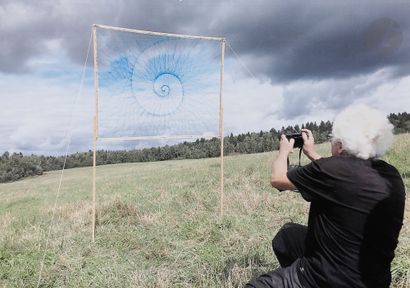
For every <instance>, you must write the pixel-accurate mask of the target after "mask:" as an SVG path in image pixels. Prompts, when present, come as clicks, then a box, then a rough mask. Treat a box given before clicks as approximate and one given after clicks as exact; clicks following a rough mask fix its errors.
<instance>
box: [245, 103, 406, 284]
mask: <svg viewBox="0 0 410 288" xmlns="http://www.w3.org/2000/svg"><path fill="white" fill-rule="evenodd" d="M392 129H393V126H392V125H391V124H390V123H389V122H388V120H387V118H386V117H385V116H384V115H383V114H381V113H380V112H379V111H377V110H374V109H370V108H368V107H366V106H363V105H359V106H351V107H348V108H346V109H345V110H344V111H342V112H341V113H340V114H339V115H338V116H337V117H336V119H335V121H334V123H333V129H332V141H331V152H332V156H331V157H328V158H322V157H321V156H320V155H319V154H318V153H317V152H316V151H315V148H314V139H313V136H312V133H311V131H309V130H306V129H303V130H302V137H303V140H304V145H303V152H304V154H305V155H306V156H307V157H308V158H309V159H310V160H312V162H311V163H310V164H308V165H306V166H304V167H299V168H296V169H292V170H289V171H287V157H288V154H289V153H292V151H293V142H294V140H293V139H291V140H290V141H288V140H287V139H286V137H285V136H284V135H282V138H281V142H280V148H279V152H278V155H277V158H276V160H275V161H274V163H273V165H272V180H271V184H272V186H273V187H275V188H278V189H280V190H295V189H297V190H298V191H299V192H300V194H301V196H302V197H303V198H304V199H305V200H306V201H309V202H310V203H311V204H310V211H309V219H308V226H307V227H306V226H303V225H300V224H295V223H288V224H285V225H284V226H283V227H282V228H281V229H280V230H279V232H278V233H277V235H276V236H275V238H274V239H273V241H272V246H273V250H274V252H275V254H276V257H277V258H278V261H279V263H280V265H281V268H278V269H276V270H274V271H272V272H270V273H267V274H264V275H261V276H259V277H257V278H256V279H254V280H252V281H251V282H250V283H248V284H247V285H246V287H249V288H250V287H305V288H310V287H315V288H316V287H320V288H324V287H338V288H339V287H349V288H353V287H371V288H376V287H389V285H390V282H391V273H390V264H391V261H392V259H393V258H394V250H395V248H396V246H397V243H398V236H399V232H400V229H401V226H402V224H403V214H404V201H405V188H404V184H403V181H402V179H401V177H400V174H399V173H398V171H397V170H396V169H395V168H394V167H393V166H391V165H389V164H387V163H386V162H384V161H382V160H378V159H376V157H378V156H381V155H382V154H383V153H384V152H385V151H386V150H387V149H388V148H389V146H390V144H391V142H392V139H393V134H392Z"/></svg>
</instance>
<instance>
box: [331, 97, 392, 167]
mask: <svg viewBox="0 0 410 288" xmlns="http://www.w3.org/2000/svg"><path fill="white" fill-rule="evenodd" d="M392 130H393V125H392V124H391V123H390V122H389V120H388V119H387V117H386V115H384V114H382V113H381V112H380V111H378V110H375V109H372V108H370V107H367V106H365V105H362V104H359V105H351V106H349V107H347V108H346V109H344V110H343V111H342V112H340V113H339V114H338V115H337V116H336V118H335V120H334V122H333V129H332V138H333V141H339V142H340V143H341V144H342V148H343V149H344V150H345V151H346V152H347V153H348V154H350V155H353V156H356V157H358V158H362V159H368V158H372V157H377V156H381V155H383V154H384V152H386V151H387V149H389V147H390V145H391V144H392V142H393V131H392Z"/></svg>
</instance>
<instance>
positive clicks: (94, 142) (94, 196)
mask: <svg viewBox="0 0 410 288" xmlns="http://www.w3.org/2000/svg"><path fill="white" fill-rule="evenodd" d="M93 47H94V97H95V114H94V118H93V120H94V123H93V191H92V201H93V202H92V217H93V219H92V241H93V243H94V241H95V225H96V224H95V220H96V172H97V171H96V170H97V139H98V65H97V27H96V25H93Z"/></svg>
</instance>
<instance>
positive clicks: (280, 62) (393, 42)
mask: <svg viewBox="0 0 410 288" xmlns="http://www.w3.org/2000/svg"><path fill="white" fill-rule="evenodd" d="M356 2H357V1H356ZM291 3H293V4H288V3H287V4H284V3H282V4H280V5H279V4H277V5H276V4H272V2H269V1H263V2H262V1H260V3H258V5H257V4H255V5H254V6H253V7H252V8H250V9H237V10H235V11H233V12H232V13H231V14H230V15H229V18H228V19H226V22H227V23H229V25H228V26H227V27H226V34H227V35H230V36H231V41H232V42H233V45H234V46H235V47H236V50H237V51H238V53H239V54H240V55H241V54H249V55H252V56H253V57H254V58H262V59H264V61H249V62H248V63H247V64H248V66H249V67H251V70H253V71H255V72H256V73H263V74H267V75H269V76H270V77H271V79H272V80H273V81H274V82H277V81H292V80H300V79H324V78H344V77H351V76H354V75H358V74H367V73H372V72H375V71H377V70H378V69H380V68H383V67H389V68H392V69H393V70H395V71H396V76H398V75H407V74H408V73H409V68H408V67H409V65H408V63H409V61H410V54H409V53H410V49H409V48H410V45H409V28H410V27H409V20H408V19H409V17H408V15H409V13H410V3H409V2H404V1H389V2H388V1H360V4H357V3H355V2H350V3H349V1H348V2H346V1H344V2H343V4H341V2H339V3H337V2H336V1H326V2H325V1H322V2H318V1H313V2H311V3H307V2H305V3H306V4H303V6H302V5H301V2H291Z"/></svg>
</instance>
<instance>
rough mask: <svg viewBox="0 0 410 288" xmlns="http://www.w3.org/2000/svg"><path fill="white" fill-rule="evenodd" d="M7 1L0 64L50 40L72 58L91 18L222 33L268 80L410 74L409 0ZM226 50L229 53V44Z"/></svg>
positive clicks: (14, 65)
mask: <svg viewBox="0 0 410 288" xmlns="http://www.w3.org/2000/svg"><path fill="white" fill-rule="evenodd" d="M356 2H357V1H347V2H346V1H343V3H342V2H341V1H338V2H336V1H312V2H309V3H308V2H302V1H286V2H285V1H271V0H255V1H242V0H239V1H229V0H226V1H216V0H215V1H199V0H182V1H181V0H168V1H160V0H153V1H148V0H140V1H93V2H92V3H91V2H85V1H66V2H65V4H63V3H64V2H63V1H61V2H55V1H35V2H29V1H23V2H18V1H13V2H12V1H10V2H8V3H7V4H1V6H0V16H1V17H0V18H1V20H0V21H1V22H0V23H1V24H2V25H1V26H0V35H1V36H0V37H1V38H2V39H1V42H2V49H0V70H1V71H3V72H6V73H19V72H25V71H27V70H28V69H29V66H28V65H27V64H28V63H29V60H30V59H32V58H35V57H38V56H39V55H41V54H42V53H46V52H47V46H46V43H47V41H48V40H53V39H60V40H61V46H62V47H63V49H65V50H66V52H67V53H68V55H69V56H70V58H71V59H73V60H75V61H76V62H77V63H82V62H83V61H84V54H85V50H86V47H87V45H88V39H89V37H90V28H91V24H93V23H101V24H107V25H114V26H123V27H131V28H138V29H146V30H154V31H164V32H174V33H190V34H200V35H211V36H225V37H226V38H227V39H228V41H229V42H230V43H231V44H232V47H233V48H234V49H235V50H236V51H237V52H238V54H239V55H241V56H244V58H245V56H246V59H247V62H246V65H247V66H248V67H249V68H250V70H251V71H253V72H254V74H256V75H258V76H262V75H263V76H268V77H270V78H271V79H272V81H273V82H283V81H285V82H287V81H292V80H300V79H326V78H346V77H351V76H354V75H359V74H366V73H372V72H374V71H377V70H378V69H381V68H383V67H389V68H390V69H392V71H394V72H395V74H394V75H396V76H400V75H407V74H408V73H409V65H408V63H409V60H410V54H409V53H410V52H409V51H410V49H409V48H410V47H409V46H410V45H409V33H408V32H409V20H408V15H409V14H410V3H409V2H408V1H370V0H369V1H360V4H357V3H356ZM227 57H234V56H233V54H232V53H230V51H229V50H228V51H227Z"/></svg>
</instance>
